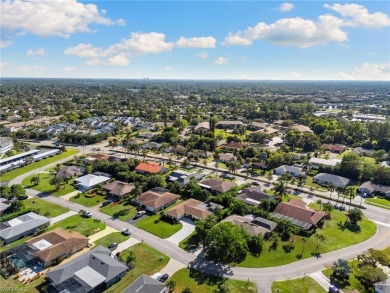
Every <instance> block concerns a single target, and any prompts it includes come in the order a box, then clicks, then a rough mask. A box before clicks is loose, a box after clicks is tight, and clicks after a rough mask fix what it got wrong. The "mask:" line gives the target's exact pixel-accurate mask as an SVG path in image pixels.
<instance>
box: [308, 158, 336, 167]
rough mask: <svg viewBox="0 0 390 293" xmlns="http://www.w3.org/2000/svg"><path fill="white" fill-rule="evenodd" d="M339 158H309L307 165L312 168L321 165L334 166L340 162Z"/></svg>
mask: <svg viewBox="0 0 390 293" xmlns="http://www.w3.org/2000/svg"><path fill="white" fill-rule="evenodd" d="M340 163H341V160H340V159H321V158H311V159H310V160H309V165H310V166H311V167H312V168H314V169H318V168H319V167H320V166H321V165H323V166H329V167H336V165H337V164H340Z"/></svg>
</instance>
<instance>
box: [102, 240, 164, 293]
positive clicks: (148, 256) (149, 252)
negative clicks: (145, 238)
mask: <svg viewBox="0 0 390 293" xmlns="http://www.w3.org/2000/svg"><path fill="white" fill-rule="evenodd" d="M131 250H132V251H134V253H135V255H136V259H135V267H134V269H132V270H130V271H129V272H127V274H126V275H125V276H124V277H123V278H122V279H121V280H120V281H119V282H118V283H116V284H114V285H113V286H111V287H110V288H108V289H107V290H106V291H104V292H106V293H116V292H122V291H123V290H124V289H125V288H126V287H127V286H129V285H130V284H131V283H132V282H133V281H134V280H135V279H137V278H138V277H139V276H140V275H142V274H145V275H148V276H150V275H152V274H154V273H157V272H159V271H161V270H162V269H163V268H164V267H165V266H166V265H167V263H168V261H169V257H168V256H166V255H165V254H163V253H161V252H159V251H157V250H155V249H153V248H151V247H150V246H147V245H146V244H144V243H138V244H136V245H133V246H132V247H130V248H128V249H125V250H124V251H122V252H121V254H120V256H119V258H120V259H122V260H124V259H126V255H127V254H128V253H129V251H131ZM161 258H162V259H161ZM160 259H161V260H160Z"/></svg>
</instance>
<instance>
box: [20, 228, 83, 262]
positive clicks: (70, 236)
mask: <svg viewBox="0 0 390 293" xmlns="http://www.w3.org/2000/svg"><path fill="white" fill-rule="evenodd" d="M40 240H46V241H47V242H49V243H50V244H52V245H51V246H49V247H48V248H46V249H43V250H39V251H37V252H35V254H36V255H37V256H38V257H39V258H40V259H42V260H43V261H44V262H50V261H52V260H54V259H56V258H58V257H60V256H62V255H66V254H70V253H71V251H72V249H73V248H77V250H80V249H82V248H84V247H85V246H87V245H88V238H87V237H85V236H83V235H81V234H80V233H78V232H70V231H67V230H65V229H63V228H56V229H54V230H53V231H50V232H47V233H45V234H42V235H40V236H38V237H35V238H32V239H30V240H28V241H26V243H27V244H29V245H33V244H34V243H36V242H38V241H40Z"/></svg>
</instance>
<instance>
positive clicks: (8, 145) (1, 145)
mask: <svg viewBox="0 0 390 293" xmlns="http://www.w3.org/2000/svg"><path fill="white" fill-rule="evenodd" d="M13 146H14V143H13V141H12V138H10V137H0V155H3V154H5V153H6V152H8V151H10V150H12V148H13Z"/></svg>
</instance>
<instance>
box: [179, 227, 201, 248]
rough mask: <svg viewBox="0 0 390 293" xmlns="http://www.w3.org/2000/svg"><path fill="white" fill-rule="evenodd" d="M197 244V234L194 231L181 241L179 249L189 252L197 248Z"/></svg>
mask: <svg viewBox="0 0 390 293" xmlns="http://www.w3.org/2000/svg"><path fill="white" fill-rule="evenodd" d="M199 244H200V243H198V234H196V231H194V232H192V233H191V234H190V235H188V236H187V237H186V238H184V239H183V240H182V241H180V243H179V247H180V248H182V249H185V250H191V249H194V248H197V247H198V246H199Z"/></svg>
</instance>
